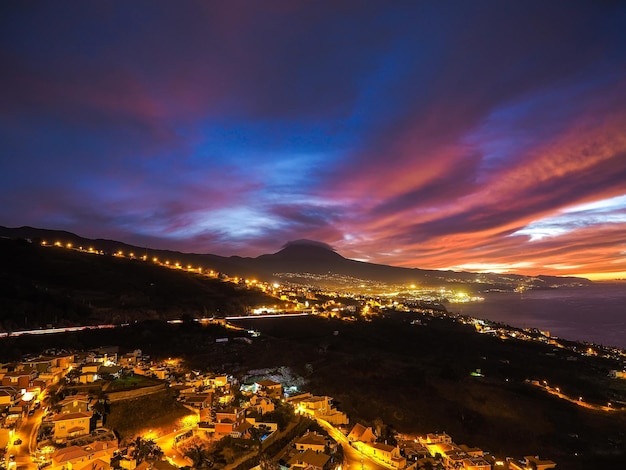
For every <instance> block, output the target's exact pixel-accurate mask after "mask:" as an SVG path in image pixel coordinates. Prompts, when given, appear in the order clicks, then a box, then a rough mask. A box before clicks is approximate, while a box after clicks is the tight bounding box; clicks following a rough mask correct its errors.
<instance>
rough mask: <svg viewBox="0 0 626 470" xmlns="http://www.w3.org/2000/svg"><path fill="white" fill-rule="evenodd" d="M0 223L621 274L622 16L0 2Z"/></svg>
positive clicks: (224, 245)
mask: <svg viewBox="0 0 626 470" xmlns="http://www.w3.org/2000/svg"><path fill="white" fill-rule="evenodd" d="M0 61H1V63H2V68H1V69H2V71H1V72H0V225H4V226H7V227H19V226H23V225H28V226H34V227H39V228H48V229H59V230H68V231H71V232H74V233H76V234H78V235H81V236H85V237H91V238H111V239H116V240H120V241H124V242H127V243H131V244H135V245H139V246H148V247H152V248H161V249H173V250H179V251H186V252H196V253H213V254H220V255H226V256H229V255H234V254H237V255H242V256H258V255H260V254H263V253H273V252H276V251H278V250H280V249H281V247H282V246H283V245H284V244H285V243H286V242H288V241H290V240H296V239H302V238H306V239H312V240H317V241H321V242H325V243H328V244H330V245H331V246H333V247H334V248H335V249H336V250H337V251H338V252H339V253H341V254H342V255H343V256H346V257H348V258H353V259H359V260H364V261H370V262H375V263H382V264H390V265H397V266H407V267H420V268H429V269H455V270H469V271H492V272H515V273H520V274H530V275H534V274H556V275H584V276H587V277H591V278H593V279H604V278H606V279H611V278H623V277H626V4H624V3H623V2H618V1H607V0H595V1H589V2H577V1H570V0H568V1H551V2H545V1H524V2H515V1H501V0H495V1H485V0H476V1H471V2H468V1H447V0H444V1H432V2H431V1H393V2H389V1H382V0H381V1H367V0H361V1H342V2H337V1H313V0H301V1H296V0H287V1H272V0H269V1H263V2H261V1H238V0H227V1H226V0H225V1H210V2H208V1H202V2H200V1H191V0H187V1H184V2H174V1H156V0H150V1H141V0H134V1H132V2H128V1H107V2H104V1H95V2H82V1H76V2H71V1H59V2H29V1H21V2H3V4H2V6H0Z"/></svg>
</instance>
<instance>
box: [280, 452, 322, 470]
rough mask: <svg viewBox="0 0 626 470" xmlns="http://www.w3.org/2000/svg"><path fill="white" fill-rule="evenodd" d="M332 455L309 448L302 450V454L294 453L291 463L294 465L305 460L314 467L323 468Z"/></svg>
mask: <svg viewBox="0 0 626 470" xmlns="http://www.w3.org/2000/svg"><path fill="white" fill-rule="evenodd" d="M328 459H330V457H329V456H328V455H326V454H324V453H322V452H315V451H314V450H311V449H308V450H305V451H304V452H302V453H301V454H296V455H294V456H293V457H292V458H291V459H289V462H288V463H289V465H293V464H294V463H297V462H304V463H307V464H309V465H313V466H314V467H319V468H322V467H324V465H326V462H328Z"/></svg>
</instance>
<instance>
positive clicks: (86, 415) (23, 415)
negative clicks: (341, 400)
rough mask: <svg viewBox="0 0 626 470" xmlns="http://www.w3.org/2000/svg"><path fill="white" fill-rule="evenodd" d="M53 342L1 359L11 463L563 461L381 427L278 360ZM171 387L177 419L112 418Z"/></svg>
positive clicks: (325, 469) (525, 464)
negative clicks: (136, 421)
mask: <svg viewBox="0 0 626 470" xmlns="http://www.w3.org/2000/svg"><path fill="white" fill-rule="evenodd" d="M47 353H48V354H44V355H40V356H37V357H26V358H24V359H23V360H22V361H19V362H16V363H7V364H2V365H1V366H0V376H1V377H2V386H1V387H0V406H1V407H2V408H3V410H4V411H3V413H2V428H1V429H0V446H2V450H3V452H4V460H5V464H6V468H8V469H11V470H19V469H27V468H43V467H48V468H50V469H59V470H60V469H64V470H73V469H75V470H82V469H90V470H107V469H110V468H116V469H117V468H121V469H126V470H135V469H141V470H146V469H152V468H154V469H157V470H165V469H174V468H180V467H187V468H190V467H191V468H209V467H211V468H228V469H248V468H275V469H279V468H280V469H300V470H304V469H308V470H334V469H348V468H352V469H357V468H370V469H398V470H401V469H407V470H410V469H415V470H417V469H437V468H439V469H465V470H488V469H497V468H503V469H520V470H521V469H530V468H533V469H542V470H543V469H545V470H548V469H551V468H555V467H556V463H555V462H552V461H550V460H547V459H546V460H542V459H539V458H538V457H537V456H532V455H531V456H525V457H522V458H512V457H501V458H500V457H496V456H494V455H491V454H490V453H489V452H488V451H485V450H482V449H479V448H475V447H470V446H467V445H464V444H461V445H457V444H455V443H454V442H453V440H452V437H451V436H449V435H447V434H446V433H443V432H439V433H429V434H426V435H423V436H417V435H415V436H412V435H405V434H396V435H394V436H382V433H381V431H380V429H376V423H374V426H366V425H364V424H361V423H359V422H356V423H353V422H351V420H350V419H349V417H348V416H347V415H346V414H345V413H343V412H342V411H340V410H338V409H337V408H336V407H335V406H334V404H333V399H332V397H329V396H314V395H312V394H311V393H307V392H304V391H301V390H298V387H297V386H290V387H287V386H286V385H287V384H283V383H281V382H280V381H277V380H275V378H276V377H277V376H276V374H272V371H264V370H260V371H253V373H254V372H256V374H257V375H253V376H248V377H246V378H236V377H234V376H232V375H228V374H212V373H210V372H208V371H198V370H189V369H187V368H186V367H185V365H184V363H183V362H182V361H181V360H178V359H172V358H169V359H167V360H163V361H155V360H151V358H150V357H148V356H146V355H143V354H142V352H141V351H140V350H134V351H128V352H122V351H120V350H119V348H118V347H111V346H109V347H101V348H98V349H95V350H92V351H77V352H67V351H47ZM285 373H286V374H287V376H288V375H289V372H288V371H286V372H285V371H282V375H280V374H279V375H278V376H279V377H282V378H284V377H285ZM252 377H255V378H252ZM164 393H166V394H168V393H170V394H171V396H172V397H174V399H175V404H176V405H177V406H178V408H179V409H180V410H182V413H180V416H178V417H177V418H176V419H173V420H172V421H171V422H166V423H163V422H159V423H158V424H152V423H151V422H150V421H147V422H146V423H145V426H146V427H145V428H144V429H141V430H140V431H139V432H138V433H136V434H132V435H130V434H128V433H124V435H123V437H121V436H120V433H119V432H118V430H117V429H115V428H111V427H109V426H108V421H109V420H108V418H109V416H108V415H109V411H110V409H111V407H112V406H114V404H116V403H121V402H127V403H131V404H132V406H133V407H143V406H146V403H149V402H150V401H151V400H154V399H155V397H156V396H158V395H163V394H164ZM127 418H128V419H131V418H130V416H128V417H127ZM383 438H384V439H383Z"/></svg>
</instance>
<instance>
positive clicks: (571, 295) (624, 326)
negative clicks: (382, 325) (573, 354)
mask: <svg viewBox="0 0 626 470" xmlns="http://www.w3.org/2000/svg"><path fill="white" fill-rule="evenodd" d="M484 297H485V300H484V302H476V303H468V304H449V305H448V310H450V311H452V312H458V313H462V314H465V315H470V316H473V317H476V318H483V319H487V320H493V321H498V322H502V323H506V324H508V325H511V326H516V327H521V328H526V327H529V328H538V329H540V330H547V331H549V332H550V333H551V334H552V335H553V336H558V337H560V338H565V339H570V340H576V341H586V342H591V343H599V344H603V345H605V346H617V347H619V348H622V349H626V282H616V283H594V284H593V285H591V286H588V287H579V288H562V289H550V290H535V291H527V292H524V293H521V294H519V293H499V292H494V293H487V294H484Z"/></svg>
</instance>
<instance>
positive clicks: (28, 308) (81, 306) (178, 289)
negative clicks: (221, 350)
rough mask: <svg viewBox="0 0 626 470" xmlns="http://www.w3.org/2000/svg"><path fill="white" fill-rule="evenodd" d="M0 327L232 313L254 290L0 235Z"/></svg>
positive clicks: (258, 299) (259, 299) (255, 300)
mask: <svg viewBox="0 0 626 470" xmlns="http://www.w3.org/2000/svg"><path fill="white" fill-rule="evenodd" d="M0 258H1V259H2V263H1V264H0V309H1V311H2V318H1V322H2V324H1V325H0V327H2V328H3V329H4V330H5V331H11V330H17V329H31V328H38V327H42V326H46V325H48V324H51V325H55V326H63V325H76V324H92V323H98V322H105V323H118V322H128V321H132V320H143V319H147V318H165V319H167V318H180V317H181V316H182V315H185V314H188V315H192V316H212V315H217V316H223V315H226V314H238V313H243V312H245V311H246V309H247V308H249V307H250V306H254V305H260V304H263V303H269V302H271V301H270V300H269V299H268V298H267V297H266V296H265V295H264V294H262V293H260V292H258V291H252V290H247V289H245V288H240V287H238V286H236V285H234V284H232V283H226V282H222V281H220V280H217V279H212V278H208V277H205V276H201V275H198V274H193V273H189V272H185V271H183V270H177V269H168V268H165V267H162V266H157V265H154V264H152V263H150V262H143V261H140V260H132V259H124V258H116V257H113V256H102V255H97V254H88V253H84V252H78V251H74V250H68V249H65V248H57V247H42V246H40V245H37V244H34V243H28V242H26V241H24V240H7V239H0Z"/></svg>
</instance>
